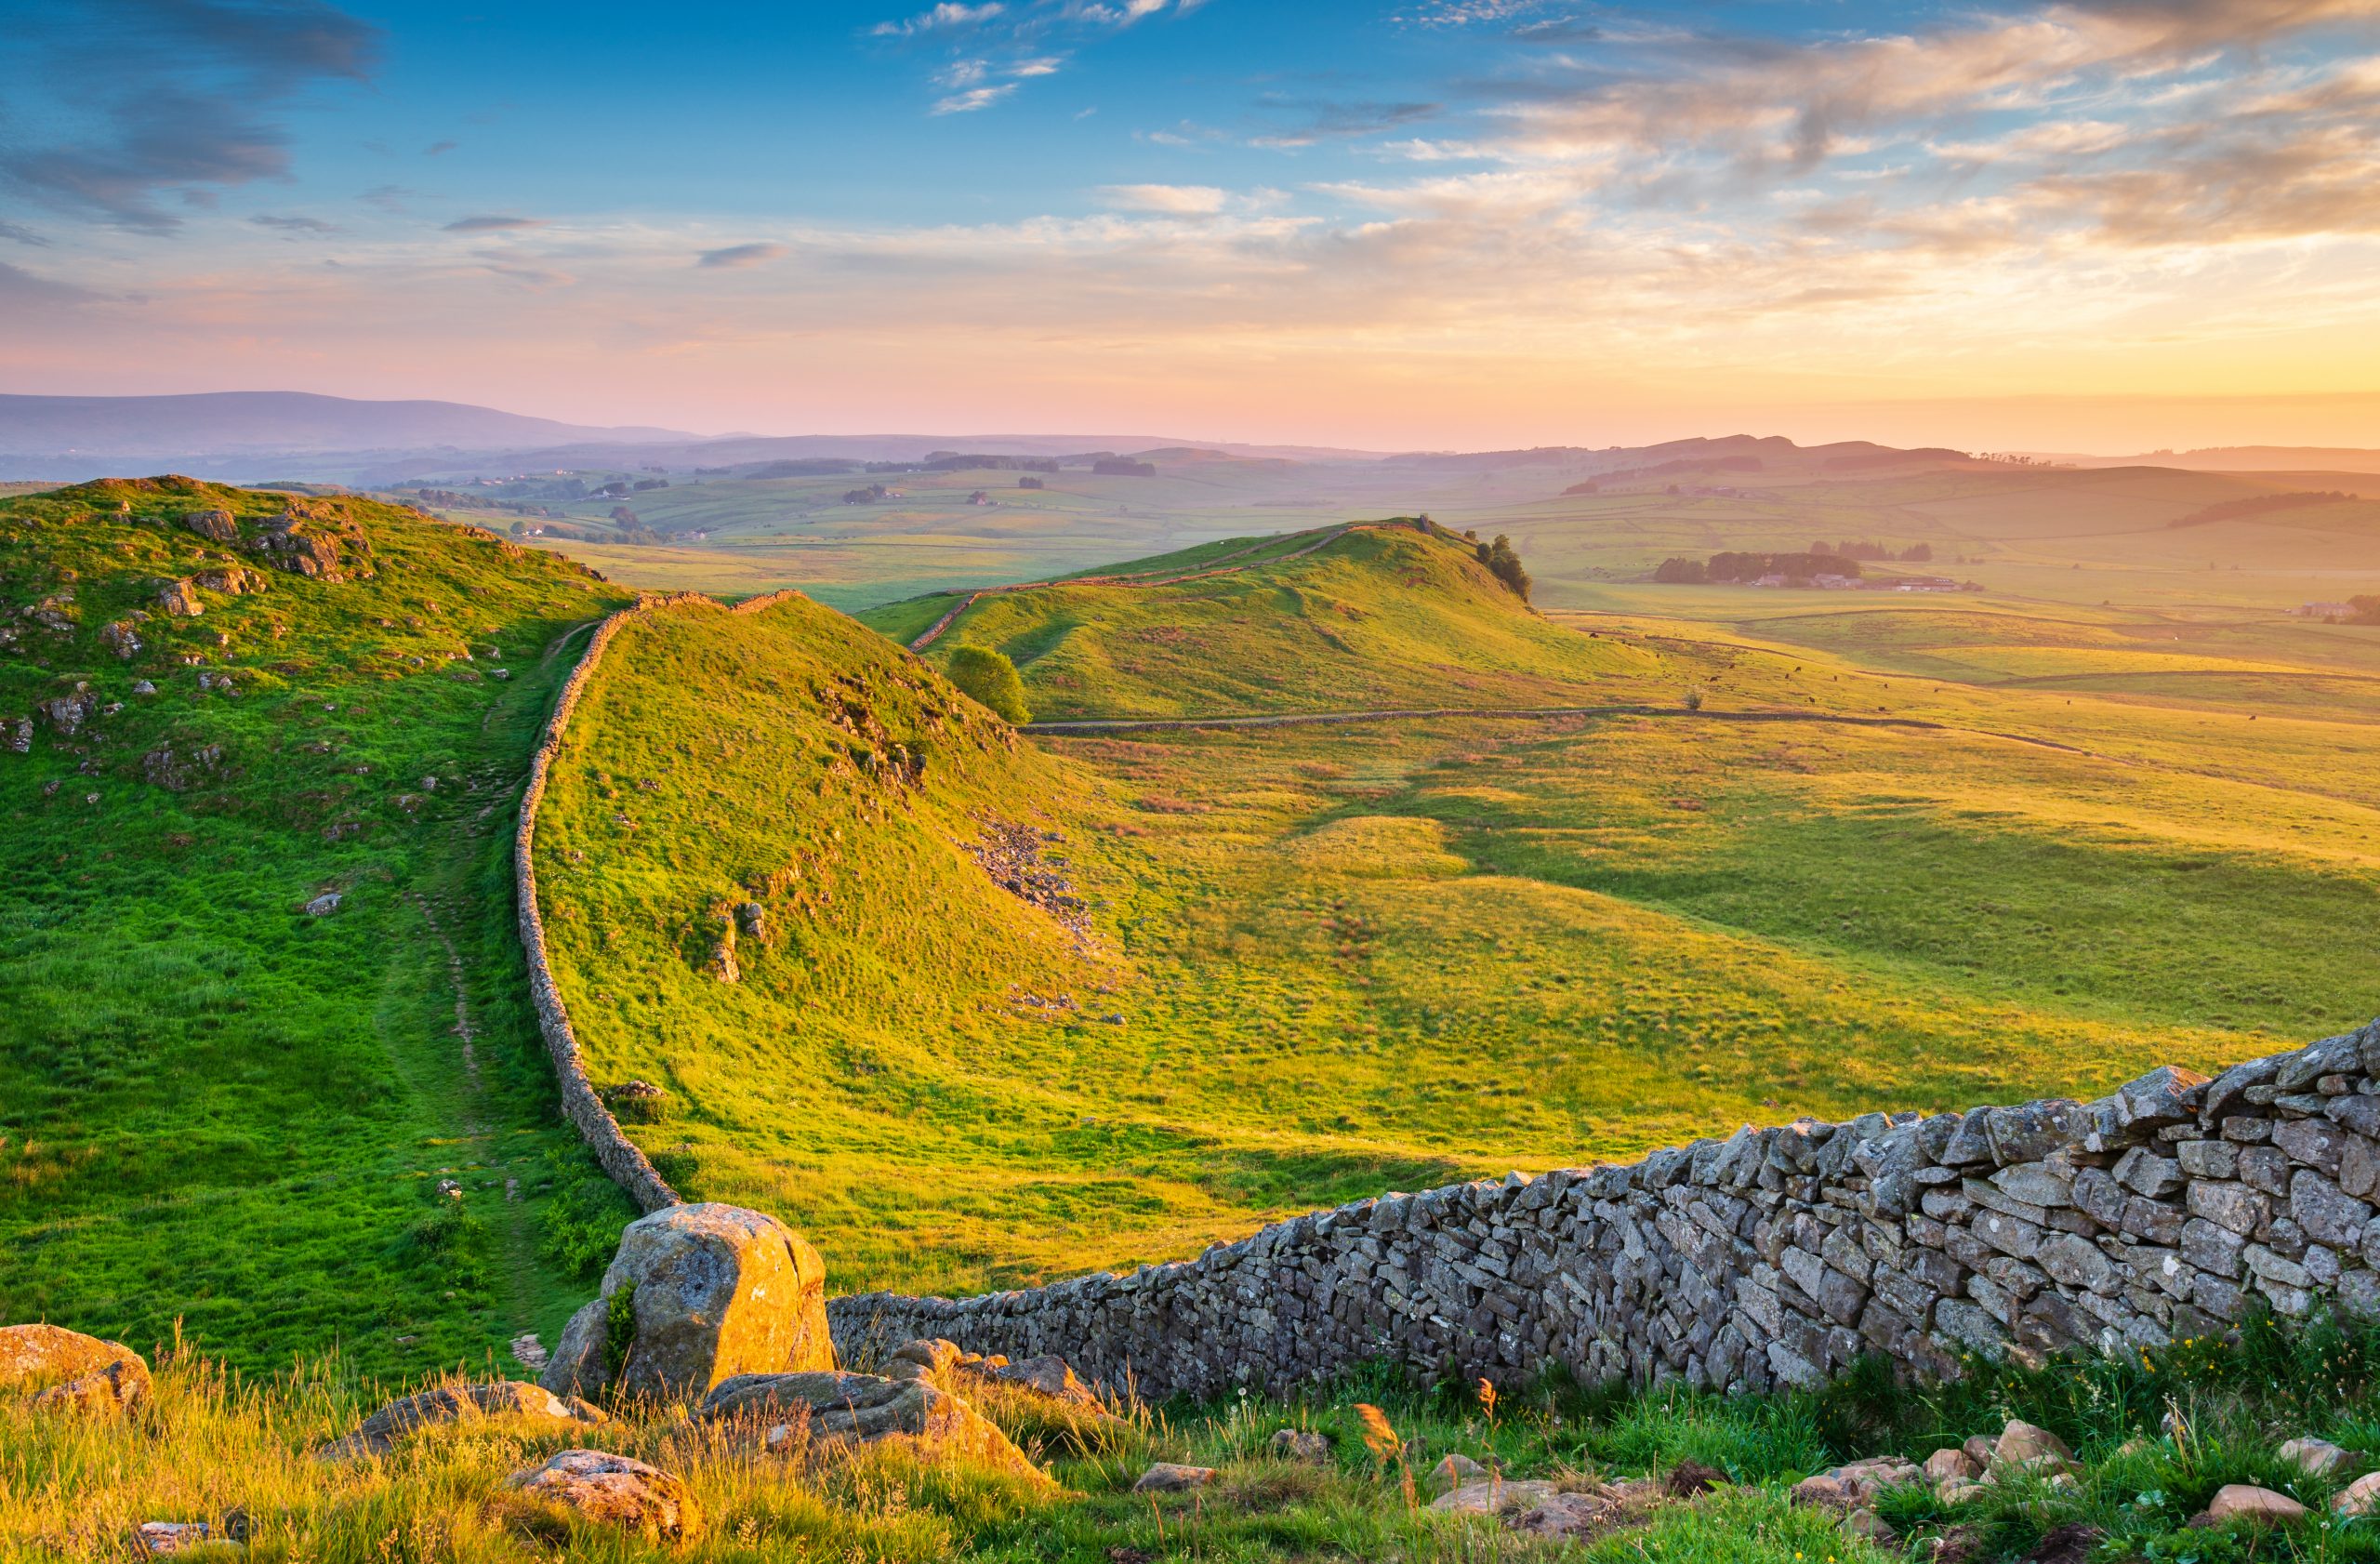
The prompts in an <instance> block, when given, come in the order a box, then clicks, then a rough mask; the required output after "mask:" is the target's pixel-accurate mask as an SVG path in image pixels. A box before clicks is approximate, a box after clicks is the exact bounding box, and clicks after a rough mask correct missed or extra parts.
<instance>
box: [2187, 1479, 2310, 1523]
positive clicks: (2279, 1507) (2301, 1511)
mask: <svg viewBox="0 0 2380 1564" xmlns="http://www.w3.org/2000/svg"><path fill="white" fill-rule="evenodd" d="M2305 1514H2306V1506H2305V1505H2303V1504H2299V1503H2298V1502H2297V1501H2296V1500H2294V1499H2293V1498H2291V1497H2290V1496H2289V1495H2288V1494H2286V1493H2275V1492H2274V1491H2272V1490H2271V1489H2269V1488H2257V1487H2255V1486H2254V1485H2253V1484H2250V1483H2244V1482H2235V1483H2231V1484H2228V1485H2227V1486H2226V1487H2224V1488H2222V1489H2219V1490H2217V1491H2216V1492H2215V1499H2214V1501H2213V1502H2212V1503H2211V1504H2208V1505H2207V1506H2206V1518H2207V1519H2208V1520H2210V1521H2212V1522H2214V1523H2215V1524H2217V1525H2220V1524H2221V1523H2222V1522H2224V1521H2227V1520H2232V1519H2236V1518H2241V1517H2246V1518H2249V1519H2252V1520H2262V1521H2290V1520H2297V1519H2301V1518H2304V1516H2305Z"/></svg>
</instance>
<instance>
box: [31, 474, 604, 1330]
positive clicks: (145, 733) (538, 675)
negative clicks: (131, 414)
mask: <svg viewBox="0 0 2380 1564" xmlns="http://www.w3.org/2000/svg"><path fill="white" fill-rule="evenodd" d="M284 500H285V497H284V496H282V495H276V494H261V493H253V492H248V491H243V490H236V489H222V488H217V487H214V486H212V485H205V484H192V483H191V482H190V481H188V480H157V481H142V482H132V483H112V482H111V483H103V484H86V485H78V486H76V487H73V488H68V489H61V490H58V491H56V492H54V493H51V494H47V495H44V496H40V497H33V498H20V499H16V500H12V501H7V502H5V503H0V590H5V593H6V602H7V608H8V614H7V620H6V623H7V627H8V628H9V629H10V630H13V631H14V632H15V633H14V635H13V637H12V643H11V644H10V645H9V647H8V648H7V654H6V655H5V656H0V716H5V717H7V718H8V719H9V720H10V726H9V731H10V734H11V735H12V736H14V735H16V734H18V733H20V732H21V734H22V736H23V752H9V751H7V750H0V817H5V820H6V822H7V825H6V828H5V829H0V881H5V882H6V884H7V895H6V896H5V897H0V1319H7V1320H8V1321H11V1322H15V1321H20V1320H30V1319H52V1320H57V1321H59V1322H64V1323H71V1324H73V1325H74V1326H75V1327H77V1328H80V1329H82V1330H85V1331H93V1332H100V1333H102V1334H105V1335H110V1336H114V1337H117V1338H120V1339H122V1340H125V1341H126V1342H131V1343H135V1344H139V1345H141V1346H143V1347H144V1348H145V1347H146V1346H147V1345H149V1344H151V1343H152V1342H156V1341H160V1340H164V1339H166V1338H169V1337H171V1336H172V1335H174V1333H175V1332H176V1330H177V1322H178V1321H179V1330H180V1331H181V1332H183V1334H184V1336H185V1338H186V1339H187V1340H189V1341H190V1342H192V1344H194V1345H203V1346H204V1348H205V1350H207V1351H209V1352H212V1353H218V1354H223V1355H226V1356H228V1357H229V1358H230V1359H231V1360H232V1361H233V1362H234V1363H235V1364H237V1365H239V1366H241V1367H243V1368H246V1369H250V1370H260V1369H277V1368H280V1367H284V1366H285V1365H286V1364H287V1363H288V1362H289V1361H290V1359H292V1357H293V1356H296V1355H299V1354H307V1355H311V1354H316V1353H321V1352H324V1351H326V1350H330V1349H333V1348H336V1349H337V1351H338V1352H339V1353H340V1354H341V1355H342V1357H343V1359H344V1360H345V1361H346V1362H347V1363H349V1364H350V1366H351V1367H354V1368H356V1369H358V1370H361V1371H364V1372H386V1373H395V1372H424V1371H427V1370H429V1369H430V1368H432V1367H435V1366H437V1365H440V1364H446V1365H452V1364H454V1363H456V1362H457V1361H461V1360H463V1359H470V1360H472V1361H475V1362H477V1361H482V1360H483V1359H486V1358H488V1357H489V1356H490V1355H495V1356H496V1358H497V1359H498V1360H499V1361H501V1362H504V1363H506V1364H507V1365H508V1366H509V1362H510V1360H509V1359H506V1358H504V1357H503V1354H504V1352H505V1348H506V1343H507V1342H508V1341H509V1340H510V1339H511V1338H512V1336H514V1335H515V1334H517V1333H518V1332H522V1331H527V1330H533V1329H534V1330H539V1331H543V1332H547V1333H548V1336H549V1339H550V1333H551V1331H552V1328H553V1327H554V1325H555V1324H557V1323H558V1322H559V1319H560V1318H561V1317H562V1314H563V1313H564V1312H566V1310H567V1308H568V1306H570V1304H571V1302H573V1301H574V1299H573V1295H574V1294H575V1292H577V1291H579V1290H580V1289H581V1287H582V1286H583V1285H584V1284H583V1283H582V1282H581V1281H580V1280H579V1279H577V1278H576V1276H575V1274H573V1273H574V1272H575V1270H576V1268H577V1267H578V1266H580V1265H581V1264H583V1260H584V1257H583V1255H569V1254H563V1253H562V1251H560V1250H557V1249H556V1247H555V1245H554V1243H553V1241H552V1240H553V1239H554V1237H555V1234H556V1233H557V1232H558V1231H560V1230H562V1228H564V1227H566V1226H567V1223H566V1221H564V1219H565V1218H567V1217H568V1216H569V1215H570V1214H571V1213H573V1212H576V1213H578V1214H579V1216H580V1217H581V1218H582V1219H586V1220H591V1221H592V1222H593V1223H594V1225H596V1226H599V1227H600V1226H604V1224H607V1223H608V1224H611V1226H608V1227H604V1231H603V1234H602V1240H601V1241H602V1244H603V1246H604V1248H605V1251H606V1252H607V1253H608V1250H609V1247H610V1242H611V1235H612V1233H613V1232H615V1230H616V1224H617V1222H618V1221H619V1220H620V1219H621V1216H622V1213H623V1212H624V1211H625V1209H626V1203H625V1201H624V1200H621V1199H620V1198H619V1197H618V1196H617V1195H616V1194H615V1193H614V1192H613V1191H612V1190H611V1189H610V1186H608V1185H606V1184H602V1183H601V1182H600V1175H595V1174H593V1173H592V1167H593V1164H592V1160H591V1159H589V1158H588V1157H586V1156H585V1154H584V1153H583V1152H581V1151H580V1150H579V1149H578V1147H577V1146H576V1145H575V1141H574V1139H573V1138H572V1137H571V1136H570V1135H569V1134H568V1133H567V1132H566V1131H565V1130H564V1129H562V1127H561V1126H560V1125H559V1124H558V1121H557V1120H556V1109H555V1106H554V1092H553V1088H552V1085H551V1077H550V1069H549V1066H548V1065H547V1063H546V1060H545V1056H544V1052H543V1049H542V1048H541V1046H540V1045H539V1043H538V1040H537V1038H536V1030H535V1027H534V1024H533V1022H532V1020H531V1018H530V1014H529V1007H528V1001H527V997H526V990H525V981H526V978H525V974H524V972H523V970H522V960H521V955H520V948H519V944H518V941H517V938H516V937H515V935H514V934H513V933H512V930H511V917H510V901H511V890H510V879H509V846H510V841H511V822H512V818H513V813H514V806H515V804H516V802H517V798H518V792H519V789H520V785H521V781H522V775H523V774H524V772H525V770H526V766H527V760H528V755H529V750H530V747H531V744H532V742H533V740H534V737H535V735H536V729H537V726H538V724H539V723H540V722H542V720H543V718H544V715H545V710H546V708H547V705H548V703H549V700H550V698H551V696H552V694H553V690H554V688H555V685H556V684H557V683H558V682H559V680H560V678H561V676H562V673H564V672H565V671H566V670H567V669H568V668H569V666H570V664H571V663H572V661H573V660H574V658H575V652H576V646H577V643H576V642H575V641H573V640H572V639H571V636H572V632H573V631H574V630H575V629H576V628H577V627H580V626H583V625H585V624H586V623H588V621H590V620H591V619H593V618H595V617H596V616H600V615H601V614H602V613H604V612H605V611H607V610H609V609H610V608H612V607H615V606H616V605H617V604H618V603H620V602H621V601H622V599H621V597H620V595H619V594H618V593H617V592H616V591H615V590H613V589H610V588H607V587H605V586H603V585H602V584H601V583H600V582H597V581H594V580H592V579H590V578H588V577H586V576H585V575H584V573H582V572H581V571H579V570H578V569H576V568H575V566H570V565H567V564H564V563H562V562H559V561H549V560H547V559H545V558H543V557H542V556H539V555H536V554H534V553H531V552H528V551H526V550H520V549H517V548H514V547H512V546H511V545H509V544H505V543H500V542H498V541H496V539H495V538H493V537H484V536H483V537H480V538H469V537H463V536H461V535H458V534H457V533H456V531H455V530H454V529H452V528H449V527H443V526H438V525H434V524H430V523H429V522H427V521H424V520H423V519H421V518H419V517H415V516H409V515H406V514H404V513H403V512H400V511H396V510H390V509H388V508H386V507H383V506H380V505H377V504H373V503H371V502H368V501H347V500H342V501H336V502H330V503H329V504H328V506H327V507H326V509H325V510H324V521H323V523H322V527H323V529H324V531H323V535H324V536H325V537H338V538H341V539H342V541H341V542H340V543H339V544H338V547H339V548H340V549H341V550H342V552H343V553H344V554H345V556H346V563H345V566H344V570H343V574H345V575H346V577H348V578H347V579H344V580H332V579H327V578H326V579H313V578H310V577H304V576H299V575H295V574H289V573H284V572H283V571H280V570H274V569H271V568H269V566H268V565H267V563H266V561H267V558H268V557H267V556H262V555H259V554H257V553H254V552H251V551H249V550H245V549H240V548H237V547H236V546H230V545H227V544H226V543H221V542H218V541H217V540H216V539H213V538H210V537H200V536H197V535H196V534H194V533H193V532H192V531H190V530H186V529H185V528H184V527H182V526H181V525H180V524H179V519H180V518H181V517H182V516H183V515H184V514H186V513H188V512H192V511H205V510H223V511H226V512H228V513H230V514H231V515H232V516H234V517H236V518H238V522H237V524H238V525H239V526H240V527H241V528H242V529H243V530H244V531H245V533H246V534H247V535H248V536H250V537H254V536H255V535H256V533H257V530H258V526H259V524H260V523H261V521H262V520H263V519H264V518H265V517H268V516H270V515H271V514H273V513H275V512H278V511H280V510H282V508H283V506H284ZM119 505H121V506H123V507H125V509H124V510H122V511H121V512H119V511H118V510H117V507H118V506H119ZM210 570H212V571H218V572H221V571H230V572H234V573H236V575H237V577H244V578H245V579H244V583H243V584H244V586H245V590H243V591H241V592H238V593H236V594H234V593H231V592H226V591H218V590H211V589H209V588H208V587H207V586H205V583H204V581H203V580H201V582H200V584H199V585H198V586H197V588H196V589H195V590H194V601H196V602H197V603H199V605H200V606H201V607H202V609H203V612H202V613H201V614H200V615H199V616H195V617H187V616H172V615H169V614H167V613H166V612H165V611H164V610H163V609H162V607H161V605H160V603H159V602H158V599H157V595H156V594H157V590H158V588H159V584H160V583H161V582H170V581H174V580H177V579H183V580H189V579H192V578H194V577H202V576H203V573H205V572H207V571H210ZM220 579H221V578H220V577H218V582H219V581H220ZM44 604H46V607H44V606H41V605H44ZM111 624H115V625H120V626H123V627H126V629H128V630H130V631H131V632H132V633H133V636H134V637H135V639H137V641H138V643H139V644H138V645H137V646H131V647H126V648H125V650H124V653H123V655H121V656H120V655H118V653H117V652H116V651H115V650H113V649H112V648H111V646H110V644H109V643H107V642H105V641H103V640H102V630H103V628H104V627H106V626H109V625H111ZM118 644H121V643H118ZM495 669H503V670H504V673H503V675H501V676H499V675H498V674H496V672H495V671H494V670H495ZM139 681H146V682H149V683H152V684H153V686H154V692H153V693H152V694H141V693H139V692H138V691H137V689H136V683H137V682H139ZM202 682H204V683H202ZM78 690H84V691H85V693H86V694H87V696H89V701H88V704H87V706H86V708H85V709H84V712H83V714H82V715H81V716H79V717H78V718H76V719H75V720H74V721H73V722H72V723H71V724H70V723H67V722H60V721H59V720H57V719H56V718H54V717H52V716H49V715H47V714H46V713H44V712H42V711H40V710H38V709H37V706H38V705H39V703H44V702H51V701H57V700H73V698H74V696H75V692H77V691H78ZM20 719H23V720H25V721H27V722H29V724H30V725H29V726H27V727H26V728H24V729H21V730H20V729H18V728H17V727H16V726H15V723H16V722H17V721H18V720H20ZM326 893H335V894H337V895H338V896H339V897H340V898H341V899H340V900H339V902H338V903H337V909H336V910H335V911H332V912H329V913H327V914H326V915H322V916H309V915H308V914H307V913H306V912H305V911H304V910H303V909H304V908H305V906H306V904H307V903H309V902H310V901H311V900H313V899H314V898H316V897H318V896H321V895H324V894H326ZM442 1178H443V1179H452V1180H453V1181H455V1182H456V1185H457V1186H459V1191H460V1192H459V1195H458V1196H456V1197H453V1198H448V1197H443V1196H440V1195H438V1194H437V1193H435V1189H436V1186H437V1185H438V1183H439V1181H440V1180H441V1179H442ZM565 1236H566V1235H565Z"/></svg>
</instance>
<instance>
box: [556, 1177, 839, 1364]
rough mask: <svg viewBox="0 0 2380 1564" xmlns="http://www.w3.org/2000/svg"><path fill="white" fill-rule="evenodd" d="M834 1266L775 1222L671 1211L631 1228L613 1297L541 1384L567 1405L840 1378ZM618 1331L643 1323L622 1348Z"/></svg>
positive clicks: (606, 1280) (568, 1342) (591, 1311)
mask: <svg viewBox="0 0 2380 1564" xmlns="http://www.w3.org/2000/svg"><path fill="white" fill-rule="evenodd" d="M615 1321H618V1322H632V1326H631V1328H630V1331H629V1333H628V1339H627V1340H624V1341H623V1340H616V1339H615V1335H616V1332H615V1329H614V1326H615ZM834 1366H835V1355H834V1347H833V1345H832V1344H831V1342H830V1340H829V1338H828V1335H827V1331H826V1265H825V1263H824V1262H823V1261H821V1260H820V1259H819V1258H818V1252H817V1251H816V1250H814V1249H813V1248H811V1247H810V1245H809V1244H807V1243H805V1242H804V1241H802V1239H800V1238H799V1237H798V1236H796V1235H795V1233H794V1232H793V1230H792V1229H791V1228H789V1227H787V1226H786V1225H785V1224H784V1223H782V1222H779V1221H778V1220H777V1219H776V1218H774V1217H773V1216H764V1215H762V1214H761V1213H759V1212H756V1211H746V1210H744V1209H743V1208H742V1207H739V1206H730V1205H718V1204H702V1205H683V1206H670V1207H668V1208H667V1209H665V1210H662V1211H657V1212H655V1213H653V1214H652V1215H650V1216H647V1217H643V1218H641V1219H640V1220H638V1221H636V1222H632V1223H630V1224H629V1225H628V1229H627V1230H626V1231H625V1232H623V1233H622V1234H621V1235H620V1247H619V1253H617V1254H616V1255H615V1257H614V1258H613V1260H612V1264H611V1266H610V1268H609V1269H607V1270H606V1271H605V1272H604V1273H603V1285H602V1292H601V1293H600V1295H598V1296H597V1298H596V1299H595V1301H594V1302H593V1303H590V1304H588V1306H586V1307H585V1308H582V1309H580V1310H579V1311H578V1312H577V1313H576V1314H575V1315H574V1316H572V1317H571V1320H570V1323H569V1324H568V1325H567V1326H565V1327H564V1328H563V1330H562V1341H561V1343H560V1344H559V1345H557V1346H556V1347H555V1348H554V1353H553V1360H552V1362H551V1363H550V1364H549V1366H548V1367H547V1369H546V1372H545V1373H544V1375H543V1376H541V1379H540V1383H541V1384H542V1385H544V1386H545V1388H547V1389H548V1390H550V1391H553V1392H554V1393H555V1394H557V1395H564V1396H583V1397H589V1398H592V1397H596V1396H601V1395H606V1394H608V1395H611V1396H615V1397H620V1398H629V1399H644V1398H650V1399H655V1400H691V1399H694V1398H697V1397H700V1396H703V1395H704V1394H706V1393H707V1392H708V1391H709V1390H710V1389H711V1387H712V1386H714V1385H718V1384H720V1383H721V1381H723V1380H727V1379H732V1378H734V1376H736V1375H738V1374H756V1373H757V1374H774V1373H788V1372H805V1371H831V1370H832V1369H833V1368H834Z"/></svg>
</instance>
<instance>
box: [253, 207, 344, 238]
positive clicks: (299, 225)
mask: <svg viewBox="0 0 2380 1564" xmlns="http://www.w3.org/2000/svg"><path fill="white" fill-rule="evenodd" d="M248 221H250V222H251V223H254V224H255V225H256V226H257V227H258V228H271V229H275V230H278V231H279V232H283V233H292V234H296V233H337V232H338V229H337V225H335V224H332V223H327V222H324V220H323V219H320V218H302V217H281V216H277V215H276V214H274V213H271V212H258V214H257V215H256V216H254V217H252V218H250V219H248Z"/></svg>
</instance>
